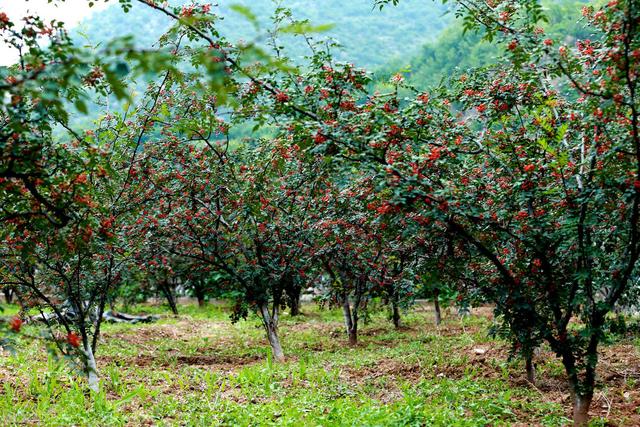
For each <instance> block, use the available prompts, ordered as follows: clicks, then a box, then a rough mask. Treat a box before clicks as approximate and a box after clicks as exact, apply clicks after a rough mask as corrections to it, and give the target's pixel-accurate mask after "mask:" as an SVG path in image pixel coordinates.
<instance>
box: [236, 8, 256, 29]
mask: <svg viewBox="0 0 640 427" xmlns="http://www.w3.org/2000/svg"><path fill="white" fill-rule="evenodd" d="M230 9H231V10H233V11H234V12H237V13H239V14H240V15H242V16H244V17H245V18H247V20H248V21H249V22H251V24H253V26H254V27H255V28H256V29H258V28H259V27H260V25H259V24H258V17H257V16H256V15H254V14H253V12H251V9H249V8H248V7H247V6H243V5H241V4H233V5H231V7H230Z"/></svg>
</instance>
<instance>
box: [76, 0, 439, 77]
mask: <svg viewBox="0 0 640 427" xmlns="http://www.w3.org/2000/svg"><path fill="white" fill-rule="evenodd" d="M185 3H188V2H187V1H181V0H178V1H176V0H174V1H170V2H169V4H170V5H180V4H185ZM218 3H219V8H218V10H219V12H218V13H219V14H220V15H221V16H222V17H224V19H223V20H222V21H221V23H220V29H221V32H222V33H223V34H224V35H226V36H227V37H228V38H229V40H231V41H235V40H238V39H244V40H254V39H255V38H256V37H257V36H264V30H266V29H268V27H269V18H270V17H271V16H272V14H273V11H274V10H275V8H276V7H277V4H278V3H279V4H281V5H282V6H286V7H289V8H291V10H292V12H293V15H294V17H296V18H297V19H309V20H310V21H311V23H313V24H314V25H317V24H328V23H331V24H335V27H334V28H333V29H331V30H329V31H327V32H325V33H323V34H322V35H321V37H331V38H334V39H335V40H337V41H338V42H339V43H340V44H341V45H343V47H344V49H343V51H341V52H340V51H337V52H336V56H337V58H338V59H339V60H345V61H347V60H348V61H349V62H354V63H356V64H357V65H359V66H363V67H367V68H376V67H378V66H380V65H383V64H386V63H388V62H389V60H390V59H394V58H407V57H408V56H409V57H410V56H413V55H416V54H417V53H418V51H419V49H420V47H421V46H422V45H424V44H425V43H427V42H429V41H433V40H435V38H436V37H437V36H438V35H439V34H440V32H441V31H442V30H443V29H444V28H445V27H446V26H447V25H448V23H449V22H450V21H451V19H452V16H451V15H450V14H445V11H446V8H445V7H444V6H442V4H441V3H440V2H433V1H424V0H405V1H403V2H401V4H399V5H398V6H396V7H386V8H384V9H383V10H378V9H374V8H373V7H372V4H373V2H372V1H371V0H349V1H343V0H322V1H308V0H283V1H280V2H278V3H276V2H274V1H272V0H221V1H220V2H218ZM235 4H240V5H243V6H246V7H248V8H249V9H250V10H251V11H252V12H253V13H254V14H255V15H256V16H257V17H258V19H259V21H260V22H261V23H262V31H261V32H260V33H256V31H255V29H254V28H253V26H252V25H251V23H250V22H248V21H247V19H246V18H244V17H242V16H241V15H239V14H238V13H236V12H234V11H232V10H230V9H229V7H230V6H231V5H235ZM169 23H170V22H169V20H168V19H167V18H166V17H165V16H163V15H162V14H160V13H157V12H156V11H153V10H151V9H150V8H145V7H143V6H141V5H138V4H134V7H133V9H132V10H131V11H130V12H129V13H128V14H126V15H123V13H122V10H121V9H120V7H119V6H118V5H117V4H114V5H113V6H111V7H109V8H107V9H105V10H103V11H100V12H96V13H94V14H93V15H92V17H91V18H89V19H87V20H85V21H83V22H82V23H81V24H80V25H79V26H78V27H77V28H76V29H75V30H74V34H75V36H76V37H80V35H81V34H82V35H83V36H86V37H87V38H88V39H89V40H90V41H91V42H92V43H97V42H100V41H102V40H109V39H112V38H114V37H119V36H124V35H128V34H133V35H135V37H136V40H137V41H138V43H140V44H141V45H143V46H149V45H152V44H153V43H154V42H155V41H156V40H157V38H158V36H159V35H160V34H162V33H163V32H164V31H165V30H166V29H167V28H168V25H169ZM287 44H288V45H287V46H286V47H287V50H288V53H289V55H290V56H292V57H293V58H296V57H300V56H302V55H304V54H306V52H307V49H306V46H305V45H304V42H303V41H301V40H291V41H288V42H287Z"/></svg>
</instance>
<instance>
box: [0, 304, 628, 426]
mask: <svg viewBox="0 0 640 427" xmlns="http://www.w3.org/2000/svg"><path fill="white" fill-rule="evenodd" d="M11 310H14V311H15V310H16V309H15V307H10V308H9V310H8V311H9V313H11ZM161 310H162V309H161V308H158V307H149V306H144V307H136V308H135V309H134V310H133V311H134V312H147V313H148V312H156V313H158V312H161ZM182 311H183V313H184V314H181V315H180V316H178V317H177V318H174V317H172V316H164V317H163V318H162V319H161V320H160V321H159V322H157V323H154V324H150V325H106V326H105V328H104V335H103V339H102V342H101V344H100V347H99V349H98V355H97V356H98V367H99V371H100V374H101V377H102V392H101V393H100V394H97V395H90V394H88V393H86V391H85V388H84V386H83V383H82V380H79V379H77V377H75V376H73V375H70V368H69V365H68V364H67V363H65V362H64V361H57V362H56V361H55V360H53V359H51V358H47V354H46V351H45V350H44V347H43V344H42V343H41V342H37V341H36V342H33V341H28V340H26V339H23V338H20V341H19V342H18V344H19V346H18V350H17V351H16V353H14V354H8V353H6V352H5V353H4V354H3V355H0V425H2V426H10V425H38V426H40V425H46V426H49V425H50V426H62V425H91V426H111V425H114V426H120V425H126V426H145V425H181V426H192V425H198V426H211V425H229V426H249V425H251V426H257V425H290V426H334V425H340V426H344V425H348V426H371V425H392V426H399V425H412V426H417V425H426V426H432V425H442V426H485V425H518V426H529V425H544V426H557V425H566V424H567V423H568V422H569V420H568V418H567V417H568V415H569V410H570V401H569V395H568V392H567V390H566V387H565V382H564V373H563V368H562V366H561V364H560V363H559V362H558V360H556V359H555V358H554V357H553V355H552V354H550V353H549V352H547V351H543V352H542V354H540V355H539V356H538V359H537V364H538V366H537V368H538V384H537V387H535V388H534V387H531V386H529V385H528V384H527V382H526V381H525V376H524V372H523V370H524V369H523V364H522V362H520V361H512V362H509V361H508V345H506V343H504V342H502V341H499V340H495V339H491V338H489V337H488V336H487V329H488V327H489V326H490V324H491V320H490V318H491V316H490V312H491V311H490V310H489V309H478V310H476V311H475V312H474V314H473V315H472V316H470V317H467V318H465V319H464V320H459V319H458V318H457V317H456V316H453V315H450V316H448V317H445V320H444V323H443V325H441V326H440V327H436V326H434V325H433V313H432V312H431V311H430V310H429V309H428V308H426V307H419V308H418V309H416V310H414V311H412V312H411V313H409V314H406V315H405V317H404V319H403V321H404V325H405V327H404V328H402V329H401V330H399V331H396V330H394V328H393V327H392V325H390V322H389V321H388V320H387V318H386V313H383V310H379V311H381V312H380V314H378V315H374V316H373V317H372V318H371V319H370V321H369V323H368V324H366V325H363V326H362V327H361V334H360V343H359V345H358V346H357V347H356V348H349V347H348V346H347V345H346V339H345V336H344V333H343V328H342V323H341V318H340V313H339V312H338V311H326V310H325V311H321V310H319V309H318V308H316V307H314V306H311V305H309V306H304V307H303V311H304V312H305V315H304V316H300V317H297V318H291V317H289V316H287V315H286V314H285V315H283V317H282V320H281V326H280V334H281V338H282V342H283V347H284V349H285V352H286V353H287V356H288V359H287V361H286V362H285V363H282V364H275V363H272V362H271V360H270V358H269V357H268V354H269V351H268V350H269V349H268V346H267V344H266V341H265V338H264V334H263V330H262V328H261V325H260V322H259V321H258V319H257V318H255V317H252V318H250V319H249V320H247V321H241V322H239V323H237V324H235V325H233V324H231V323H230V322H229V320H228V316H229V314H228V312H227V311H226V310H225V309H224V307H220V306H209V307H206V308H203V309H200V308H197V307H194V306H187V307H182ZM6 314H7V313H6V312H5V313H4V315H6ZM26 332H27V333H35V330H34V329H32V327H27V328H26ZM22 346H24V347H22ZM602 350H603V351H602V355H601V357H600V360H601V363H600V370H599V372H598V373H599V381H600V383H599V387H598V390H597V392H596V396H595V398H594V402H593V404H592V409H591V414H592V416H594V425H629V426H638V425H640V409H639V407H640V387H639V385H640V339H637V338H636V339H635V340H634V339H627V340H621V341H616V342H613V343H609V344H607V345H605V346H603V347H602Z"/></svg>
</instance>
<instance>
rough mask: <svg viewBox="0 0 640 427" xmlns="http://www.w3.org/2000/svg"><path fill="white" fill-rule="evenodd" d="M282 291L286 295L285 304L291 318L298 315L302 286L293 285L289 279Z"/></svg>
mask: <svg viewBox="0 0 640 427" xmlns="http://www.w3.org/2000/svg"><path fill="white" fill-rule="evenodd" d="M284 291H285V293H286V294H287V302H288V303H289V309H290V311H289V312H290V313H291V315H292V316H299V315H300V294H302V286H300V285H299V284H295V283H294V281H293V280H291V279H290V278H289V279H287V282H285V285H284Z"/></svg>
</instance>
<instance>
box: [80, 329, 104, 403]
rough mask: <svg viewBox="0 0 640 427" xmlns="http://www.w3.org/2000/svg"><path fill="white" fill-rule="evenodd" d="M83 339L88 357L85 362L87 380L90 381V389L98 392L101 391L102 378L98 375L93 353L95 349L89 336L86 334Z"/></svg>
mask: <svg viewBox="0 0 640 427" xmlns="http://www.w3.org/2000/svg"><path fill="white" fill-rule="evenodd" d="M82 341H83V347H84V355H85V358H86V360H85V362H84V368H85V373H86V375H87V381H88V383H89V389H90V390H91V391H93V392H96V393H98V392H99V391H100V378H99V377H98V367H97V365H96V359H95V357H94V355H93V350H92V349H91V344H90V343H89V339H88V337H86V336H85V337H84V338H83V340H82Z"/></svg>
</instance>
